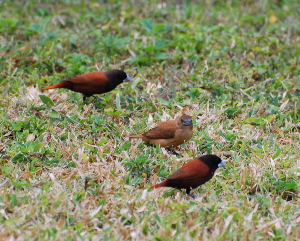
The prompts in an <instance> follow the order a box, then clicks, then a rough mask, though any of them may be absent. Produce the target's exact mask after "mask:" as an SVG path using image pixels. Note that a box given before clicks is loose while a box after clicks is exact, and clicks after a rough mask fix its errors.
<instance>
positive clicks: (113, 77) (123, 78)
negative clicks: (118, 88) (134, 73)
mask: <svg viewBox="0 0 300 241" xmlns="http://www.w3.org/2000/svg"><path fill="white" fill-rule="evenodd" d="M105 75H106V77H107V78H108V80H109V82H111V83H114V84H116V85H118V84H121V83H123V82H128V81H130V80H131V79H130V77H129V75H128V74H126V73H125V72H124V71H122V70H119V69H113V70H108V71H106V72H105Z"/></svg>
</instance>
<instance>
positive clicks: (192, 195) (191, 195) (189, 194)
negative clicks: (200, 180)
mask: <svg viewBox="0 0 300 241" xmlns="http://www.w3.org/2000/svg"><path fill="white" fill-rule="evenodd" d="M186 195H188V196H190V197H192V198H196V196H195V195H194V194H191V193H186Z"/></svg>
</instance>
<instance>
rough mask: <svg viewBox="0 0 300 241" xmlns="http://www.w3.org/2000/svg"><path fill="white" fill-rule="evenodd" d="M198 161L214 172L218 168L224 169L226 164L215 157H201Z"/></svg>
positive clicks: (209, 155)
mask: <svg viewBox="0 0 300 241" xmlns="http://www.w3.org/2000/svg"><path fill="white" fill-rule="evenodd" d="M199 159H200V160H201V161H202V162H204V163H205V164H206V165H207V166H209V168H210V169H211V170H212V171H215V170H216V169H217V168H218V167H225V166H226V163H225V162H224V161H222V160H221V158H220V157H218V156H216V155H211V154H208V155H203V156H200V157H199Z"/></svg>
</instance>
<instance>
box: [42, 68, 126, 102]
mask: <svg viewBox="0 0 300 241" xmlns="http://www.w3.org/2000/svg"><path fill="white" fill-rule="evenodd" d="M128 81H131V78H130V76H129V75H128V74H126V73H125V72H124V71H122V70H118V69H113V70H108V71H105V72H103V71H93V72H88V73H84V74H79V75H75V76H73V77H70V78H68V79H67V80H65V81H64V82H61V83H59V84H56V85H51V86H48V87H44V88H43V90H50V89H57V88H65V89H69V90H72V91H75V92H79V93H82V94H83V100H85V99H86V98H87V97H90V96H93V97H94V98H96V99H98V100H99V101H102V100H103V99H102V98H100V97H98V96H96V95H95V94H103V93H107V92H109V91H112V90H113V89H115V88H116V87H117V86H118V85H119V84H121V83H123V82H128Z"/></svg>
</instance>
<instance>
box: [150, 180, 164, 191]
mask: <svg viewBox="0 0 300 241" xmlns="http://www.w3.org/2000/svg"><path fill="white" fill-rule="evenodd" d="M167 184H168V183H167V181H163V182H161V183H158V184H155V185H152V186H151V187H150V188H152V189H153V188H158V187H166V186H167Z"/></svg>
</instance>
